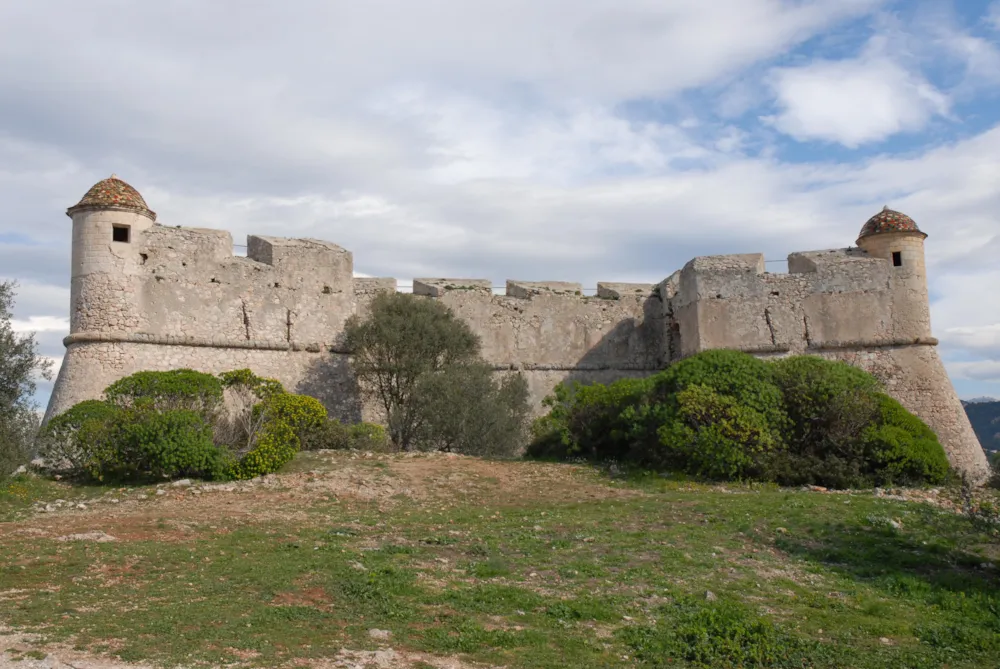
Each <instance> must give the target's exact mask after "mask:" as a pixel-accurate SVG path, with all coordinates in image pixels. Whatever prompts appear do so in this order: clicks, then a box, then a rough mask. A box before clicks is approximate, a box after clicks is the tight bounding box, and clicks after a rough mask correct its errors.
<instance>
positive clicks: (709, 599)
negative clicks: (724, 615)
mask: <svg viewBox="0 0 1000 669" xmlns="http://www.w3.org/2000/svg"><path fill="white" fill-rule="evenodd" d="M717 599H718V596H717V595H716V594H715V593H714V592H712V591H711V590H706V591H705V601H706V602H714V601H715V600H717Z"/></svg>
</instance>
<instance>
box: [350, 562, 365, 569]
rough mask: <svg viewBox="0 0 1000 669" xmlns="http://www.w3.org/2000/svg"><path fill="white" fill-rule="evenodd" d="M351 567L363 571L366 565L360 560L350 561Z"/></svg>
mask: <svg viewBox="0 0 1000 669" xmlns="http://www.w3.org/2000/svg"><path fill="white" fill-rule="evenodd" d="M351 569H357V570H358V571H364V570H365V569H366V567H365V566H364V565H363V564H361V563H360V562H352V563H351Z"/></svg>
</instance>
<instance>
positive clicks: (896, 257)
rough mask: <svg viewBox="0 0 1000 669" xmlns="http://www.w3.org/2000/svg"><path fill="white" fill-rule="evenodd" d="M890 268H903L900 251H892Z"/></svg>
mask: <svg viewBox="0 0 1000 669" xmlns="http://www.w3.org/2000/svg"><path fill="white" fill-rule="evenodd" d="M892 266H893V267H902V266H903V252H902V251H893V252H892Z"/></svg>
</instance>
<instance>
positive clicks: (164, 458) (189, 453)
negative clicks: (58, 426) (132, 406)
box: [86, 409, 225, 480]
mask: <svg viewBox="0 0 1000 669" xmlns="http://www.w3.org/2000/svg"><path fill="white" fill-rule="evenodd" d="M110 441H111V442H112V445H113V448H108V449H102V450H101V451H100V453H99V455H98V456H97V457H93V458H92V459H91V461H90V462H89V463H88V464H87V467H86V469H87V473H88V474H89V475H90V476H92V477H93V478H95V479H98V480H108V479H112V480H113V479H152V480H161V479H168V478H178V477H184V476H195V477H200V478H217V477H219V476H221V475H222V473H223V471H224V469H225V462H224V460H225V458H224V454H223V453H222V452H221V451H220V450H219V449H218V448H217V447H216V446H215V444H214V443H213V442H212V428H211V426H210V425H209V424H208V423H206V422H205V420H204V418H203V417H202V416H201V414H200V413H198V412H196V411H191V410H188V409H172V410H167V411H162V412H157V411H146V410H126V411H123V412H121V413H120V414H119V415H118V416H117V417H116V419H115V425H114V427H113V429H112V430H111V437H110Z"/></svg>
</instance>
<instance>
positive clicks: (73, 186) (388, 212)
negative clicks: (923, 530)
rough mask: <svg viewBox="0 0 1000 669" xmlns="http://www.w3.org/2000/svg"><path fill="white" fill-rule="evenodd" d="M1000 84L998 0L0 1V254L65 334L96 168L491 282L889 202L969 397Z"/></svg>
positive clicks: (43, 397)
mask: <svg viewBox="0 0 1000 669" xmlns="http://www.w3.org/2000/svg"><path fill="white" fill-rule="evenodd" d="M998 98H1000V0H997V1H994V2H989V1H987V0H954V2H951V1H949V0H933V1H927V2H922V1H920V0H898V1H895V2H893V1H892V0H710V1H709V0H586V1H585V2H580V1H579V0H365V1H364V2H349V1H347V0H282V1H281V2H277V1H272V2H267V3H265V2H247V1H245V0H244V1H236V0H213V2H210V3H208V2H203V1H202V0H158V2H155V3H150V2H137V1H130V0H88V1H87V2H79V1H78V0H32V1H31V2H4V3H0V202H2V203H3V210H2V213H0V277H2V278H14V279H17V280H18V281H19V282H20V288H19V294H18V303H17V307H16V318H17V321H16V327H18V328H19V329H22V330H25V331H31V330H33V331H37V332H38V336H39V338H40V340H41V342H42V344H43V348H44V353H45V354H46V355H49V356H52V357H53V358H59V357H60V356H61V355H62V347H61V343H60V342H61V339H62V337H63V336H64V335H65V334H66V332H67V328H68V321H67V315H68V309H69V289H68V284H69V254H70V249H69V240H70V221H69V219H68V218H67V217H66V216H65V213H64V212H65V209H66V207H68V206H70V205H72V204H74V203H75V202H76V200H78V199H79V197H80V196H81V195H82V194H83V193H84V192H85V191H86V190H87V189H88V188H89V187H90V186H91V185H92V184H93V183H95V182H96V181H98V180H100V179H102V178H104V177H107V176H108V175H109V174H111V173H112V172H115V173H117V174H118V175H119V176H121V177H122V178H124V179H126V180H127V181H129V182H130V183H131V184H132V185H134V186H135V187H137V188H138V189H139V190H140V191H141V192H142V194H143V195H144V196H145V198H146V200H147V202H149V204H150V207H151V208H152V209H154V210H155V211H156V212H157V213H158V215H159V220H160V221H161V222H162V223H165V224H169V225H185V226H208V227H221V228H226V229H229V230H230V231H232V233H233V236H234V238H235V240H236V242H237V243H245V241H244V240H245V236H246V234H247V233H260V234H276V235H284V236H312V237H320V238H324V239H329V240H331V241H334V242H337V243H339V244H341V245H342V246H344V247H346V248H348V249H350V250H352V251H353V252H354V254H355V255H354V257H355V268H356V270H357V271H358V272H362V273H365V274H370V275H378V276H395V277H398V278H400V279H401V280H408V279H409V278H412V277H414V276H456V277H488V278H492V279H493V280H494V281H495V282H496V283H497V284H498V285H499V284H502V282H503V280H504V279H506V278H520V279H528V280H574V281H582V282H583V283H584V285H585V286H590V287H592V286H594V285H596V282H597V281H599V280H607V281H611V280H621V281H630V280H634V281H650V282H653V281H659V280H661V279H662V278H664V277H666V276H668V275H669V274H670V273H671V272H673V271H674V270H675V269H678V268H679V267H681V266H682V265H683V264H684V262H686V261H687V260H688V259H689V258H691V257H693V256H696V255H709V254H720V253H740V252H764V253H765V254H766V255H767V257H768V258H769V259H773V260H778V261H780V260H781V259H783V258H785V257H786V255H787V254H788V253H789V252H792V251H797V250H811V249H820V248H834V247H843V246H847V245H850V244H852V243H853V242H854V240H855V239H856V237H857V233H858V231H859V229H860V228H861V226H862V224H863V223H864V222H865V220H866V219H867V218H868V217H869V216H871V215H872V214H874V213H875V212H877V211H878V210H879V209H881V207H882V205H884V204H888V205H889V206H891V207H892V208H894V209H899V210H901V211H903V212H905V213H907V214H909V215H911V216H912V217H913V218H914V219H916V221H917V223H918V224H919V225H920V226H921V228H922V229H923V230H924V231H925V232H927V233H929V235H930V238H929V239H928V241H927V255H928V263H929V274H930V279H929V280H930V287H931V291H932V299H933V306H932V309H933V311H932V315H933V330H934V334H935V335H936V336H937V337H938V338H940V339H941V341H942V346H941V352H942V354H943V355H944V356H945V359H946V361H947V364H948V369H949V371H950V374H951V376H952V379H953V381H954V382H955V385H956V387H957V388H958V389H959V393H960V395H962V396H963V397H974V396H980V395H995V396H1000V261H998V258H1000V104H998V103H1000V99H998ZM769 267H771V268H772V269H774V270H780V269H781V263H780V262H779V263H776V264H772V265H770V266H769ZM47 395H48V387H47V386H43V387H42V388H41V391H40V393H39V400H40V401H41V402H45V401H47Z"/></svg>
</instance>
